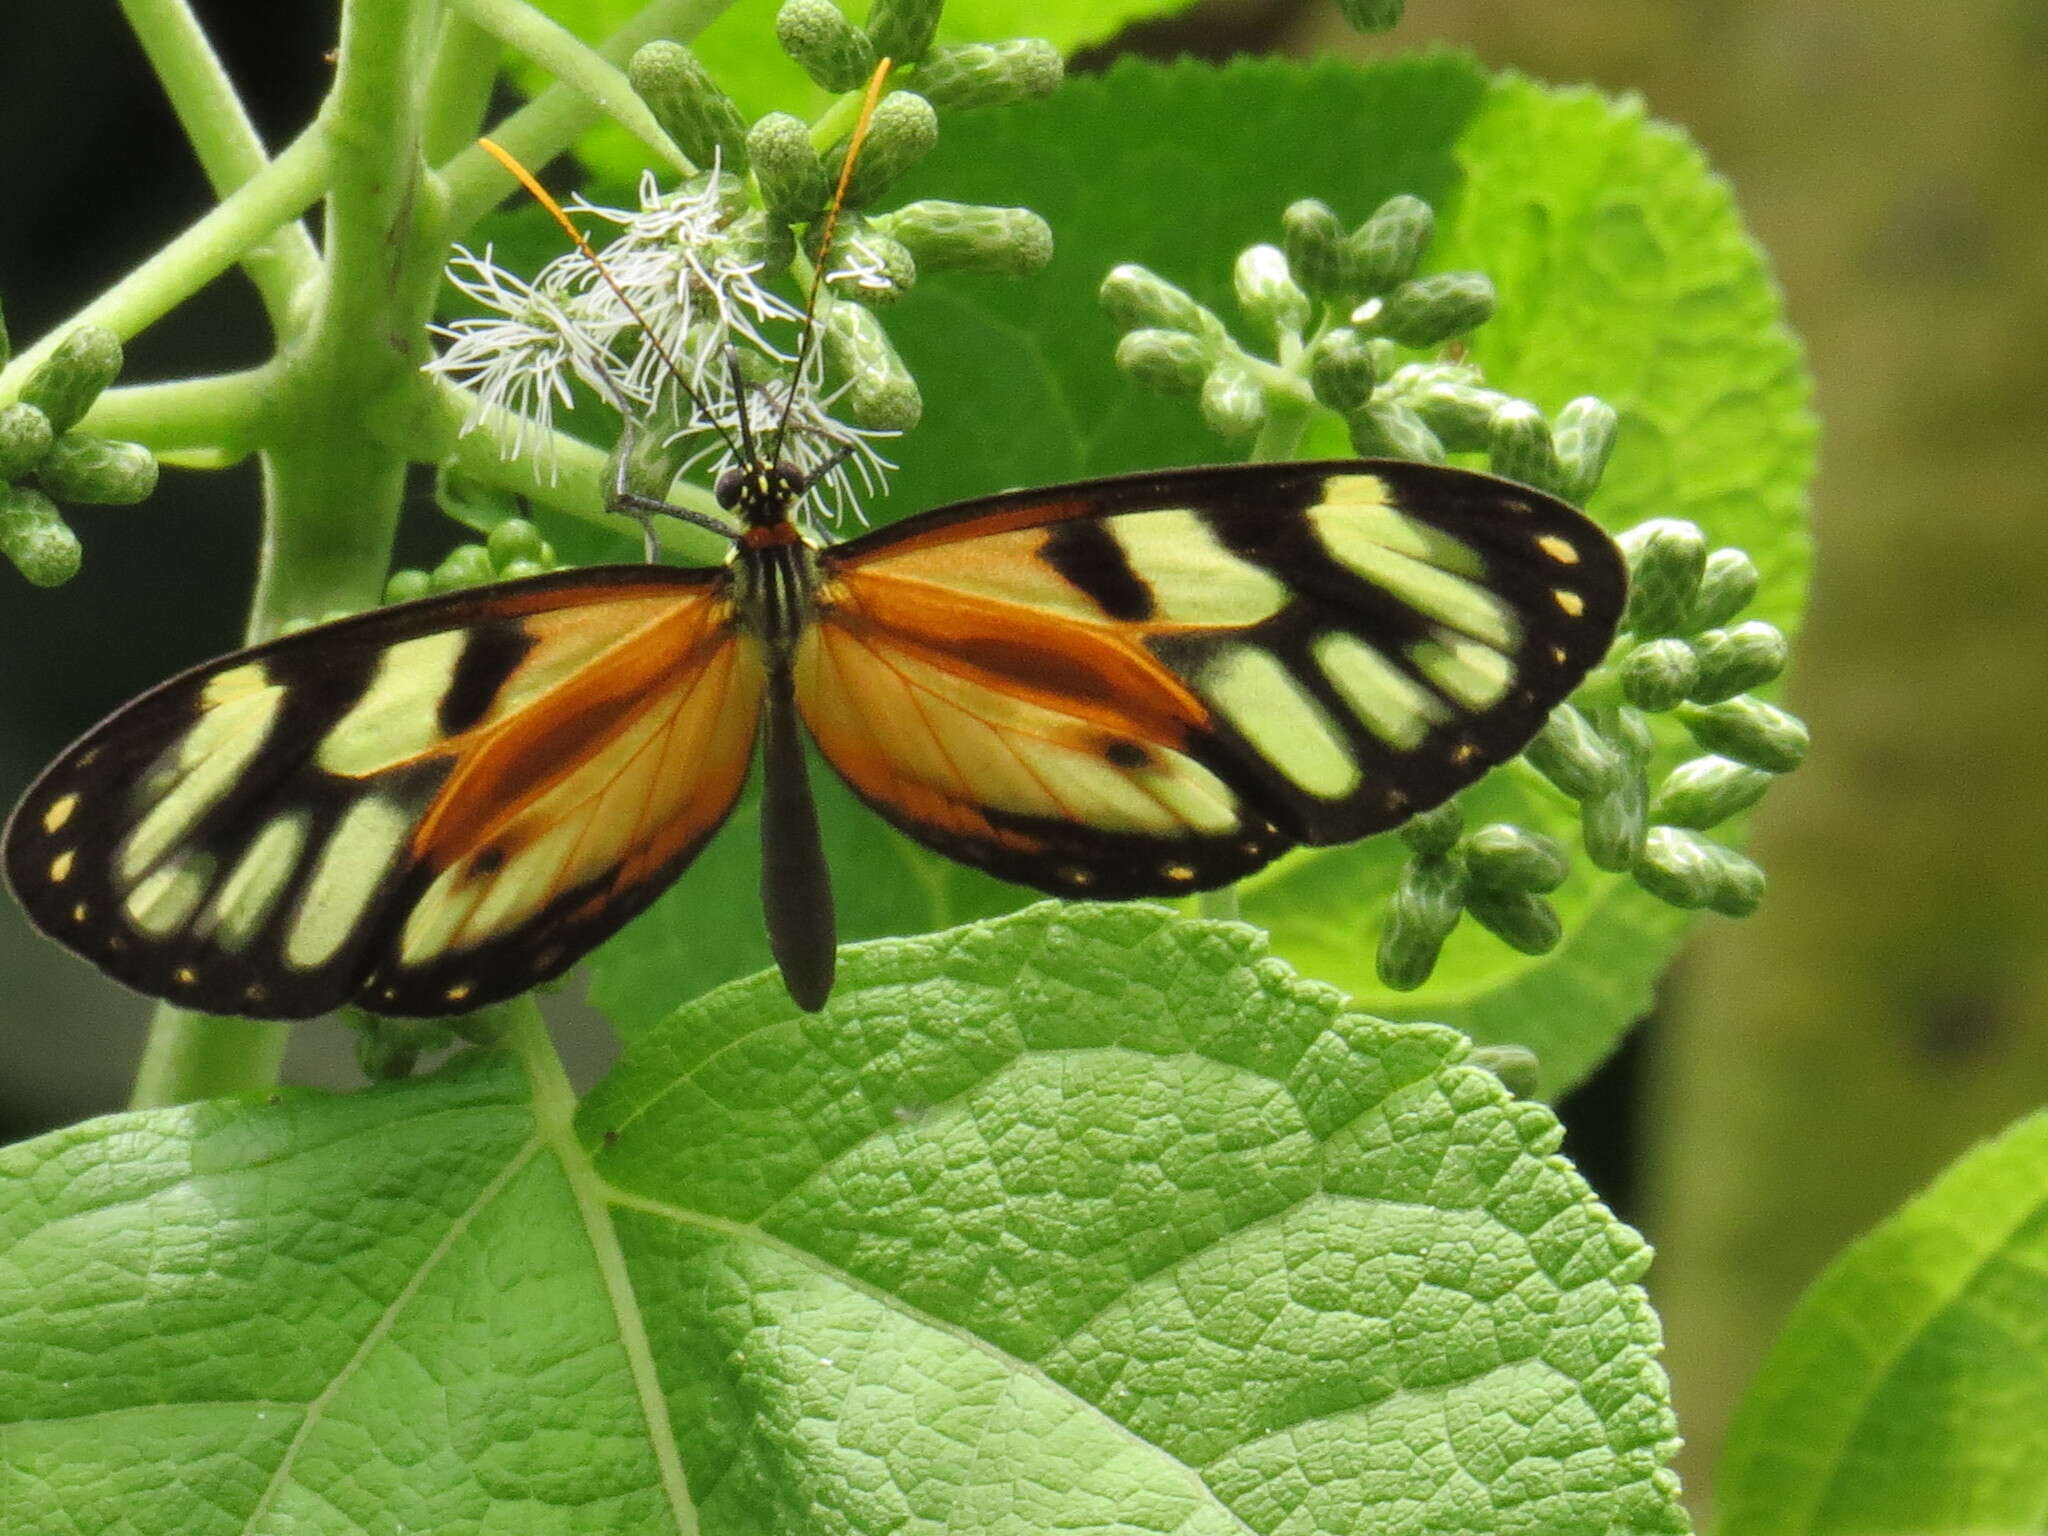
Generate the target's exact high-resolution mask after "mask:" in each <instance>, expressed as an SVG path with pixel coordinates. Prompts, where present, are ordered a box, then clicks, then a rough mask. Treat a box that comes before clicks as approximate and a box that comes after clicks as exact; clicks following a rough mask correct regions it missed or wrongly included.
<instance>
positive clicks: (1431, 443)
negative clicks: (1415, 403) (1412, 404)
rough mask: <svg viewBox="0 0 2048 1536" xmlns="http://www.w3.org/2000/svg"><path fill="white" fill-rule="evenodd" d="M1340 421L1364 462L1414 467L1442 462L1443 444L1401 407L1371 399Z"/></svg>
mask: <svg viewBox="0 0 2048 1536" xmlns="http://www.w3.org/2000/svg"><path fill="white" fill-rule="evenodd" d="M1344 420H1345V423H1346V425H1348V426H1349V427H1350V428H1351V446H1352V447H1353V448H1355V449H1357V450H1358V451H1359V452H1360V453H1361V454H1363V455H1364V456H1365V457H1366V458H1368V459H1378V458H1386V459H1412V460H1414V461H1415V462H1416V463H1418V464H1441V463H1443V461H1444V445H1443V444H1442V443H1441V442H1439V441H1437V436H1436V434H1435V433H1434V432H1432V431H1430V430H1429V428H1428V426H1427V425H1425V424H1424V422H1423V420H1422V418H1421V417H1420V416H1418V415H1416V414H1415V412H1413V411H1411V410H1410V409H1408V407H1407V406H1405V405H1401V404H1398V403H1397V402H1395V401H1392V400H1380V399H1373V400H1371V401H1369V402H1367V404H1366V407H1365V409H1364V410H1362V411H1354V412H1352V413H1351V415H1349V416H1347V417H1345V418H1344Z"/></svg>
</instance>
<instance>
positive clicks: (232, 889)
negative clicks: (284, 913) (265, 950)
mask: <svg viewBox="0 0 2048 1536" xmlns="http://www.w3.org/2000/svg"><path fill="white" fill-rule="evenodd" d="M305 839H306V818H305V817H304V816H303V815H291V816H280V817H278V818H277V819H276V820H275V821H273V822H271V823H270V825H269V826H267V827H265V828H264V829H263V830H262V831H261V832H259V833H258V834H257V835H256V837H255V839H254V840H253V841H252V842H250V844H249V846H248V848H247V850H246V851H245V852H244V853H243V854H242V857H241V859H240V861H239V862H238V863H237V864H236V865H235V867H234V869H233V871H232V872H230V873H229V875H228V877H227V879H225V880H223V881H222V882H221V883H220V889H219V890H217V891H216V892H214V896H213V900H212V901H211V902H209V903H208V904H207V908H206V916H205V917H204V918H203V919H202V920H201V923H200V929H199V931H200V932H202V933H206V932H212V933H214V934H215V936H216V939H217V941H218V942H219V944H220V945H221V947H222V948H224V949H231V950H232V949H240V948H241V947H242V946H243V945H244V944H246V943H248V942H249V940H250V939H251V938H253V937H254V936H255V934H256V932H257V930H258V929H260V928H261V927H262V926H263V924H264V921H265V919H267V918H268V917H269V916H270V913H271V909H272V908H273V907H274V906H275V905H276V903H277V898H278V896H279V894H280V893H281V892H282V891H283V890H284V888H285V885H286V883H287V882H288V881H289V880H290V879H291V876H292V871H293V870H294V869H295V868H297V867H298V862H299V853H300V850H301V847H302V845H303V844H304V842H305Z"/></svg>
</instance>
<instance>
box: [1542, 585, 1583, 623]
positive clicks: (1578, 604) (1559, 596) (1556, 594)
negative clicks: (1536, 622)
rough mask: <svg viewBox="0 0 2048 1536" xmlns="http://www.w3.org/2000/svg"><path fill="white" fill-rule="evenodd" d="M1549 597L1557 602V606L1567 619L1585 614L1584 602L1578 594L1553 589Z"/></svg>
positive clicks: (1563, 589) (1557, 588)
mask: <svg viewBox="0 0 2048 1536" xmlns="http://www.w3.org/2000/svg"><path fill="white" fill-rule="evenodd" d="M1550 595H1551V596H1552V597H1553V598H1555V599H1556V600H1557V606H1558V607H1560V608H1562V609H1563V610H1564V612H1565V616H1566V617H1567V618H1573V619H1576V618H1580V617H1582V616H1583V615H1584V614H1585V611H1586V600H1585V599H1584V598H1583V597H1581V596H1579V594H1578V593H1576V592H1573V591H1570V590H1568V589H1567V588H1564V587H1553V588H1551V591H1550Z"/></svg>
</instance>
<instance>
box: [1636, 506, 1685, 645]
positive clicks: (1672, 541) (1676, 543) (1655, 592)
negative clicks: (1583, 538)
mask: <svg viewBox="0 0 2048 1536" xmlns="http://www.w3.org/2000/svg"><path fill="white" fill-rule="evenodd" d="M1616 542H1617V543H1618V544H1620V545H1621V551H1622V553H1623V554H1624V555H1625V556H1627V557H1628V611H1627V613H1625V614H1624V615H1623V616H1622V621H1621V622H1622V627H1623V628H1625V629H1628V630H1631V631H1633V632H1634V633H1635V634H1637V635H1639V636H1641V637H1643V638H1644V639H1649V638H1652V637H1654V636H1658V635H1670V634H1676V633H1677V632H1678V630H1679V629H1680V627H1681V626H1682V625H1683V624H1684V622H1685V616H1686V612H1687V610H1689V609H1690V608H1691V607H1692V602H1693V595H1694V594H1695V593H1696V592H1698V591H1699V585H1700V575H1701V573H1702V572H1703V571H1704V570H1705V569H1706V565H1707V540H1706V535H1704V534H1703V533H1701V532H1700V530H1699V527H1698V525H1696V524H1694V523H1686V522H1680V521H1678V520H1676V519H1674V518H1668V517H1660V518H1655V519H1652V520H1651V521H1650V522H1647V523H1641V524H1638V525H1637V526H1636V527H1634V528H1631V529H1629V531H1628V532H1627V533H1624V534H1623V535H1622V536H1621V537H1620V538H1619V539H1618V540H1616Z"/></svg>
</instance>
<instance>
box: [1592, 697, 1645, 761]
mask: <svg viewBox="0 0 2048 1536" xmlns="http://www.w3.org/2000/svg"><path fill="white" fill-rule="evenodd" d="M1593 728H1594V729H1595V730H1596V731H1598V732H1599V733H1600V734H1601V736H1602V737H1603V738H1604V739H1605V740H1606V742H1607V744H1608V745H1609V746H1611V747H1613V748H1614V749H1615V751H1617V752H1619V753H1620V754H1621V760H1622V761H1623V762H1624V763H1633V764H1634V765H1635V766H1636V767H1638V768H1647V767H1649V766H1650V759H1651V758H1652V757H1654V756H1656V753H1657V733H1656V732H1655V731H1652V730H1651V729H1650V719H1649V716H1647V715H1645V714H1644V713H1643V712H1642V711H1641V710H1640V709H1637V708H1635V707H1634V706H1633V705H1629V704H1621V705H1616V706H1613V707H1610V708H1608V709H1603V710H1601V711H1599V712H1598V714H1597V715H1596V716H1595V717H1594V720H1593Z"/></svg>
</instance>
